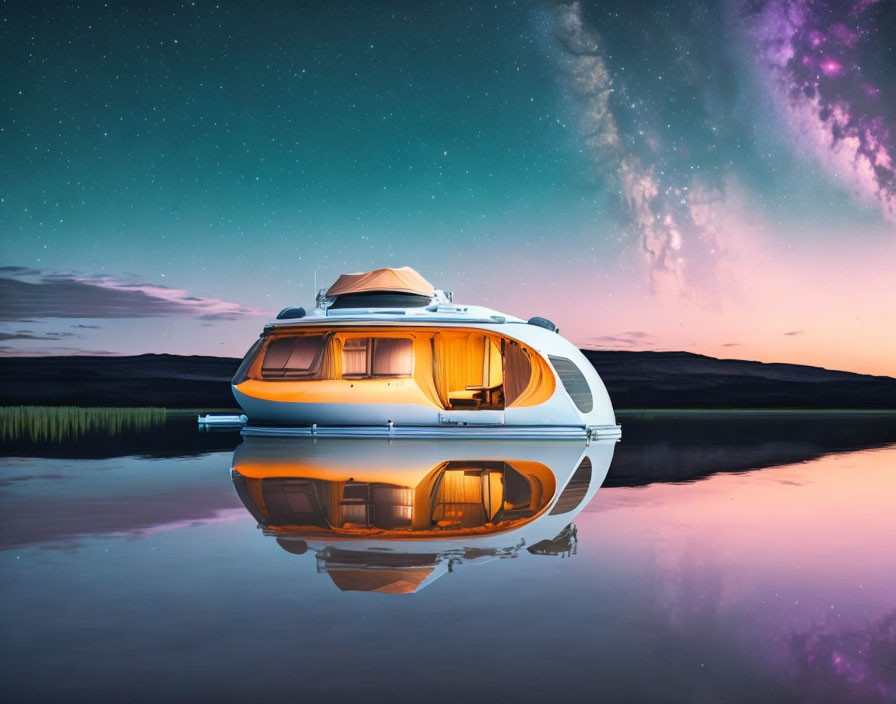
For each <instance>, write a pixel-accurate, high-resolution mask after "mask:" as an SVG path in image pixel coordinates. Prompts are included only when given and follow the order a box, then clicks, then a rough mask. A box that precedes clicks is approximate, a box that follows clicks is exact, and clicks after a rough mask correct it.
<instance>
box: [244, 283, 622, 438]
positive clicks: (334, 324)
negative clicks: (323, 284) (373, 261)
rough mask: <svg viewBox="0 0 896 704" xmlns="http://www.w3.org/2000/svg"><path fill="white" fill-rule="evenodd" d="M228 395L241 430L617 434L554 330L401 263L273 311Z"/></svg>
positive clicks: (580, 362) (586, 372)
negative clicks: (311, 303) (466, 298)
mask: <svg viewBox="0 0 896 704" xmlns="http://www.w3.org/2000/svg"><path fill="white" fill-rule="evenodd" d="M233 393H234V396H235V397H236V399H237V401H238V402H239V404H240V406H241V407H242V408H243V410H244V412H245V413H246V415H247V417H248V419H249V425H248V426H247V428H246V430H245V431H244V432H247V433H252V432H256V433H259V434H278V433H290V434H297V433H299V434H301V433H302V432H306V433H320V434H351V433H355V434H356V433H359V432H364V431H363V430H362V429H366V430H367V432H371V431H374V432H385V430H388V432H389V433H392V434H395V433H398V434H406V435H416V436H443V435H457V434H459V433H460V434H466V435H470V434H477V433H478V434H479V435H480V436H501V437H509V436H512V437H518V436H531V435H540V434H552V435H558V434H559V435H567V436H570V437H575V436H587V437H601V438H614V437H619V426H617V425H616V421H615V418H614V414H613V408H612V405H611V403H610V398H609V396H608V395H607V391H606V389H605V387H604V385H603V383H602V382H601V380H600V377H599V376H598V375H597V373H596V372H595V370H594V368H593V367H592V365H591V364H590V363H589V362H588V360H587V359H586V358H585V357H584V355H582V354H581V352H579V350H578V349H576V348H575V347H574V346H573V345H572V344H570V343H569V342H568V341H567V340H565V339H563V338H562V337H560V335H559V334H558V333H557V331H556V328H555V327H554V326H553V324H551V323H550V322H549V321H546V320H544V319H542V318H532V319H530V321H529V322H526V321H524V320H521V319H519V318H514V317H512V316H508V315H503V314H500V313H497V312H496V311H493V310H490V309H488V308H482V307H479V306H466V305H457V304H454V303H452V302H451V300H450V296H449V295H446V294H445V293H443V292H442V291H439V290H436V289H434V288H433V287H432V285H431V284H429V283H428V282H427V281H426V280H425V279H423V278H422V277H421V276H420V275H419V274H418V273H417V272H415V271H414V270H413V269H410V268H407V267H405V268H401V269H379V270H376V271H372V272H368V273H365V274H347V275H343V276H341V277H339V279H338V280H337V281H336V283H335V284H333V286H331V287H330V288H329V290H327V291H326V292H325V293H324V292H322V293H321V294H319V295H318V302H317V307H316V308H315V309H314V310H313V311H311V312H310V313H308V314H306V313H305V311H304V309H302V308H287V309H285V310H284V311H282V312H281V313H280V315H278V316H277V320H276V321H274V322H272V323H269V324H268V325H267V326H265V329H264V332H263V333H262V335H261V337H260V338H259V340H258V341H257V342H256V343H255V344H254V345H253V346H252V348H251V349H250V350H249V352H248V354H247V355H246V357H245V359H244V360H243V363H242V364H241V365H240V368H239V370H238V371H237V373H236V376H235V377H234V379H233Z"/></svg>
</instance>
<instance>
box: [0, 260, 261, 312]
mask: <svg viewBox="0 0 896 704" xmlns="http://www.w3.org/2000/svg"><path fill="white" fill-rule="evenodd" d="M0 300H2V301H3V305H2V306H0V321H7V322H8V321H17V322H23V321H26V320H34V319H42V318H150V317H193V318H198V319H200V320H209V321H217V320H237V319H240V318H244V317H247V316H257V315H269V314H270V313H269V312H268V311H262V310H259V309H256V308H250V307H248V306H243V305H240V304H238V303H231V302H228V301H222V300H219V299H216V298H200V297H197V296H190V295H188V294H187V292H186V291H182V290H179V289H174V288H168V287H166V286H160V285H158V284H152V283H146V282H142V281H139V280H136V281H125V280H122V279H119V278H114V277H111V276H105V275H91V274H83V273H77V272H46V271H37V270H35V269H28V268H26V267H13V266H7V267H0Z"/></svg>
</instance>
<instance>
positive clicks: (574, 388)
mask: <svg viewBox="0 0 896 704" xmlns="http://www.w3.org/2000/svg"><path fill="white" fill-rule="evenodd" d="M548 358H549V359H550V360H551V364H553V365H554V369H556V370H557V376H559V377H560V383H561V384H563V388H564V389H566V393H568V394H569V397H570V398H571V399H572V402H573V403H574V404H576V408H578V409H579V410H580V411H581V412H582V413H590V412H591V409H593V408H594V399H593V398H592V397H591V389H590V388H589V386H588V380H587V379H586V378H585V375H584V374H582V370H581V369H579V368H578V367H577V366H576V365H575V364H574V363H573V362H572V360H569V359H567V358H566V357H555V356H554V355H548Z"/></svg>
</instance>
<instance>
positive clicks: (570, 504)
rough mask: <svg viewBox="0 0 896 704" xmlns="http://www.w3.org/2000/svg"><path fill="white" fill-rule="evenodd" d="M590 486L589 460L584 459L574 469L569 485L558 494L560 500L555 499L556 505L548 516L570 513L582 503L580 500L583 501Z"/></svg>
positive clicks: (588, 458) (587, 458)
mask: <svg viewBox="0 0 896 704" xmlns="http://www.w3.org/2000/svg"><path fill="white" fill-rule="evenodd" d="M590 485H591V458H590V457H585V458H584V459H583V460H582V462H581V464H579V466H578V468H577V469H576V471H575V474H573V475H572V479H570V480H569V484H567V485H566V488H565V489H564V490H563V493H562V494H560V498H559V499H557V503H555V504H554V508H552V509H551V513H550V515H552V516H556V515H558V514H560V513H569V512H570V511H572V510H573V509H574V508H576V507H577V506H578V505H579V504H580V503H582V499H584V498H585V494H587V493H588V487H589V486H590Z"/></svg>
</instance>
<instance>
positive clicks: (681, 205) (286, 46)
mask: <svg viewBox="0 0 896 704" xmlns="http://www.w3.org/2000/svg"><path fill="white" fill-rule="evenodd" d="M860 5H861V7H860ZM787 6H793V7H796V8H797V9H799V8H802V9H803V10H804V12H803V15H802V16H803V17H804V20H803V24H802V25H800V26H799V27H797V28H796V30H795V31H789V30H788V32H789V33H788V32H785V33H784V34H781V32H782V31H783V30H781V27H782V25H781V22H780V20H779V18H778V15H779V14H780V13H781V12H782V10H783V9H786V7H787ZM813 7H815V6H814V5H805V4H804V3H801V2H797V0H789V1H788V2H784V0H775V1H769V2H766V3H760V4H758V5H755V6H754V5H750V6H749V8H748V7H747V6H746V5H743V6H742V5H738V4H737V3H734V2H722V3H720V4H718V5H712V4H710V5H707V4H705V3H696V2H694V3H652V2H651V3H642V4H639V3H634V4H632V3H622V2H619V3H609V4H607V3H594V4H590V3H582V4H578V3H571V4H567V3H539V2H518V3H503V2H501V3H495V4H482V3H470V4H459V3H455V2H444V3H419V2H408V3H381V4H369V5H355V4H342V3H324V4H320V5H317V4H305V3H288V2H267V3H238V4H237V3H218V4H215V3H211V2H195V3H189V2H188V3H177V4H171V5H168V6H166V7H165V8H164V9H160V6H158V5H157V4H156V3H143V4H141V3H128V4H127V5H118V4H110V5H109V6H108V7H107V6H105V5H104V4H102V3H91V2H87V3H82V4H79V5H71V4H67V3H50V4H40V5H34V4H31V3H7V4H5V5H4V7H3V8H2V32H3V41H2V52H3V57H4V66H6V67H7V70H6V71H5V72H4V77H3V79H2V104H0V109H2V114H3V120H2V132H0V139H2V143H0V144H2V160H0V189H2V191H0V197H2V201H0V242H2V251H3V257H2V261H0V264H3V265H6V266H7V267H19V269H16V268H10V269H7V270H6V273H5V276H7V277H9V278H10V279H11V280H13V283H12V284H9V286H10V289H9V292H8V293H7V294H6V296H7V297H8V298H7V309H8V310H7V315H5V316H4V317H3V320H2V321H0V325H2V330H3V332H0V335H3V337H4V339H3V341H0V344H2V346H3V352H4V353H6V354H24V353H44V354H46V353H51V352H59V353H77V352H90V351H101V352H113V353H122V352H125V353H132V352H137V351H172V352H181V353H184V352H197V353H200V352H201V353H219V354H241V353H242V351H243V350H244V348H245V347H247V346H248V343H249V342H250V341H251V338H252V336H254V334H255V332H257V330H258V329H260V327H261V323H262V322H263V320H264V318H265V315H266V314H268V313H270V312H275V311H276V310H279V309H280V308H281V307H283V306H285V305H288V304H306V305H307V304H309V303H310V302H311V300H312V299H313V290H312V289H313V282H314V280H315V276H316V278H317V281H318V284H319V285H320V286H324V285H326V284H327V283H329V282H330V281H332V280H333V279H334V278H335V277H336V276H337V275H338V274H339V273H342V272H345V271H359V270H367V269H371V268H375V267H378V266H389V265H394V266H401V265H410V266H414V267H415V268H417V269H418V270H419V271H421V273H423V274H424V275H425V276H427V277H428V278H429V279H431V280H432V281H433V282H434V283H435V284H436V285H437V286H441V287H444V288H447V289H453V290H455V291H456V292H457V293H458V294H459V297H460V298H462V299H464V300H466V301H468V302H485V303H490V304H492V305H494V306H495V307H498V308H501V309H504V310H507V311H508V312H511V313H515V314H518V315H521V316H524V317H528V316H529V315H533V314H542V315H549V316H551V317H554V318H555V319H558V320H559V322H561V324H562V325H563V326H564V327H565V328H566V329H567V330H569V329H570V328H571V329H572V332H573V333H574V335H573V337H574V338H577V339H576V341H578V342H580V343H581V344H589V342H588V341H589V340H592V343H593V344H597V345H598V346H613V345H614V343H613V342H612V341H610V340H609V339H608V340H605V341H603V342H601V338H604V337H606V338H614V337H615V338H618V339H620V340H624V342H621V343H620V345H622V346H625V347H632V346H639V345H642V344H649V345H650V346H651V347H652V348H670V347H672V348H688V349H693V350H695V351H706V352H709V353H718V352H720V351H722V348H723V347H724V346H726V345H728V346H731V347H733V346H735V345H737V346H746V348H745V349H744V351H743V352H742V354H744V355H746V356H753V357H759V358H765V357H769V356H775V355H778V356H783V357H787V358H788V361H800V355H801V354H803V352H804V351H805V350H804V349H803V348H799V349H790V350H788V349H787V348H786V347H781V346H780V344H779V343H780V340H779V341H778V342H774V341H773V340H772V337H771V336H772V335H779V336H780V335H783V334H784V333H785V332H793V330H794V329H799V330H800V331H801V334H802V332H803V331H804V329H806V328H810V329H811V328H812V327H813V325H815V327H816V329H817V332H818V334H819V335H822V336H824V335H827V336H830V335H832V334H833V333H831V332H830V331H826V330H822V328H824V327H825V326H824V325H820V324H818V315H817V313H815V312H813V311H804V310H799V309H797V308H796V307H794V308H793V310H791V311H788V313H787V316H786V320H778V319H776V318H775V316H772V318H763V315H764V313H763V311H764V310H765V311H766V312H767V310H766V309H765V308H762V307H760V306H759V304H757V303H756V302H755V300H754V298H755V297H753V296H751V295H750V292H751V291H754V290H756V289H757V288H760V287H761V288H763V289H766V288H767V287H768V286H769V282H768V279H767V273H768V272H767V269H768V262H767V261H766V259H767V260H768V261H772V262H776V263H777V264H776V266H778V267H779V269H780V270H779V271H778V272H777V274H776V276H775V281H776V283H775V284H774V285H775V286H778V287H779V290H777V292H776V293H777V295H778V296H779V297H780V298H781V299H786V298H789V297H791V296H789V293H790V291H789V289H788V287H789V286H796V285H797V284H796V283H794V281H795V278H800V277H803V276H804V274H805V273H806V268H809V269H811V270H812V271H814V272H816V274H817V277H816V278H819V279H820V278H821V277H822V275H823V272H826V271H827V270H828V269H829V268H830V267H832V266H835V265H837V264H838V261H840V260H838V259H837V257H838V254H837V253H838V252H840V251H842V249H843V248H848V249H849V250H850V254H849V257H848V259H849V260H850V261H852V262H854V264H852V265H851V266H854V267H855V268H853V269H850V271H849V273H848V275H849V276H855V277H857V280H862V281H863V282H865V283H863V284H861V285H862V286H864V285H867V286H868V289H867V290H866V291H865V292H866V293H869V294H870V293H871V292H875V291H877V290H878V289H879V288H880V287H882V286H883V285H884V284H883V283H882V282H884V280H885V279H886V277H887V276H888V275H889V267H890V266H891V265H892V263H893V260H892V259H890V260H889V261H888V262H887V259H888V257H890V255H891V254H893V248H892V242H893V241H894V239H896V238H894V237H893V235H894V222H896V219H894V218H896V195H894V194H896V180H894V172H893V168H892V162H889V163H888V162H886V160H885V157H886V158H889V155H891V154H894V155H896V151H894V149H893V145H894V140H893V133H892V131H891V128H892V126H893V125H896V120H894V114H896V105H894V101H896V96H894V94H893V92H892V89H891V87H892V85H894V84H896V76H894V75H893V66H894V65H896V61H890V62H888V61H886V60H884V59H882V58H881V55H882V53H883V56H884V57H886V56H890V57H892V52H893V48H892V45H893V42H892V41H891V40H892V37H893V34H892V31H893V30H894V27H896V21H894V12H893V9H892V7H890V6H888V5H887V3H874V2H872V3H857V4H856V5H855V6H853V5H851V4H849V3H837V4H834V3H831V4H830V7H828V8H827V9H828V10H829V11H826V13H816V14H813V12H815V10H812V9H811V8H813ZM806 8H809V10H806ZM776 32H778V34H775V33H776ZM779 35H780V36H779ZM819 36H822V37H824V40H823V41H822V42H821V43H820V44H819V43H816V41H817V39H818V37H819ZM770 37H771V39H770ZM772 40H774V41H772ZM781 42H783V43H784V44H786V45H787V46H789V47H790V49H791V53H790V54H789V56H791V60H790V63H787V62H786V61H785V62H784V63H783V64H782V63H781V61H780V58H779V56H778V55H777V54H774V52H772V51H771V50H770V49H769V46H771V45H772V44H774V45H775V46H780V44H781ZM807 57H808V58H807ZM832 57H833V58H832ZM796 58H801V63H798V64H797V63H794V62H795V61H796ZM834 59H836V61H834ZM832 61H834V63H831V62H832ZM835 64H836V65H837V66H840V68H839V69H838V68H836V67H835ZM844 67H845V68H844ZM813 72H814V73H813ZM828 73H830V75H828ZM845 73H849V74H850V75H849V76H847V75H844V74H845ZM813 75H814V76H815V78H814V79H813V78H812V76H813ZM847 79H849V80H847ZM794 91H797V92H794ZM813 91H815V92H813ZM794 95H798V96H799V97H798V98H794V97H793V96H794ZM782 96H783V97H782ZM788 96H790V97H788ZM807 106H808V107H807ZM832 106H833V108H836V109H838V110H839V109H845V110H846V112H847V113H848V115H847V117H845V118H843V119H842V120H841V123H842V124H841V123H837V124H835V123H834V122H833V120H834V118H831V117H830V114H831V111H832ZM844 106H845V108H844ZM836 115H841V113H836ZM826 116H827V117H826ZM837 119H840V118H837ZM805 120H808V121H809V123H808V124H806V123H805V122H804V121H805ZM816 132H817V133H818V134H817V135H816ZM807 135H808V137H807ZM825 135H827V136H825ZM852 136H855V138H856V140H857V146H856V145H855V144H854V143H853V142H852V141H850V140H851V137H852ZM809 138H811V139H810V141H809V142H806V139H809ZM811 140H814V141H811ZM825 140H827V141H825ZM850 149H852V150H853V151H849V150H850ZM844 150H846V152H847V153H846V155H845V157H844V155H843V152H844ZM875 150H878V151H875ZM878 152H881V153H882V154H883V155H884V156H875V155H876V154H878ZM862 159H869V160H870V161H869V163H870V164H871V166H870V168H868V169H866V168H864V162H863V161H862ZM882 261H883V262H886V266H885V265H884V264H883V263H882ZM26 269H27V270H30V271H25V270H26ZM791 273H793V274H794V276H791V275H790V274H791ZM63 281H65V282H68V284H72V285H75V284H76V286H75V287H76V288H77V289H78V291H82V289H85V287H86V288H92V289H97V288H98V289H101V290H102V291H109V290H113V291H115V292H116V295H119V294H120V293H121V289H122V287H125V288H126V287H131V289H132V290H133V288H134V287H135V286H136V285H137V284H139V286H140V291H142V295H144V296H147V297H150V298H153V297H155V298H161V299H162V300H170V299H176V305H175V306H174V307H173V308H172V309H170V310H162V308H160V307H155V308H152V309H151V310H148V309H144V308H141V307H140V306H141V305H142V303H143V302H144V301H135V302H134V308H133V309H129V308H128V306H129V305H130V304H129V303H128V302H127V301H124V300H122V303H121V305H120V306H118V307H116V308H115V310H114V312H112V313H110V310H109V309H102V310H98V309H96V308H92V307H91V301H92V300H93V299H89V300H86V301H85V305H84V308H83V311H81V312H79V311H78V310H74V309H72V310H66V311H65V312H64V313H60V311H59V310H55V311H54V310H48V309H44V308H40V307H37V308H35V307H34V306H32V307H31V308H29V307H28V305H27V301H26V302H25V303H21V304H20V302H19V300H18V299H16V298H14V297H15V296H21V295H25V294H23V293H22V292H23V291H36V289H28V288H27V287H23V286H22V285H20V284H22V282H26V283H29V284H31V285H33V286H38V287H40V286H48V285H50V284H54V285H60V284H61V282H63ZM788 281H790V283H789V284H788V283H787V282H788ZM800 285H801V286H802V284H800ZM58 290H61V289H58ZM47 291H49V289H47ZM166 291H167V292H166ZM172 291H173V292H174V293H172ZM82 292H83V291H82ZM178 292H182V293H178ZM822 295H823V294H822ZM26 298H27V296H26ZM32 298H33V296H32ZM74 299H75V295H74V294H72V300H74ZM78 300H80V299H78ZM888 300H889V299H886V298H885V299H884V301H885V302H887V301H888ZM185 301H186V303H185ZM203 302H208V306H209V310H214V311H218V310H224V311H225V312H224V313H223V314H221V315H216V316H212V317H211V319H209V317H208V316H206V319H203V318H202V315H203V313H202V306H203ZM223 303H226V304H229V305H231V307H230V308H226V307H225V308H221V307H220V305H221V304H223ZM763 305H765V304H763ZM216 306H217V307H216ZM620 306H621V307H622V308H624V309H625V310H626V315H622V314H621V313H620ZM840 307H841V306H839V305H838V306H837V308H838V310H839V309H840ZM107 308H108V307H107ZM843 308H844V310H845V309H846V308H848V306H844V307H843ZM828 309H829V310H830V309H831V306H828ZM869 310H870V312H869V315H870V316H871V318H873V321H876V322H873V324H869V325H868V327H869V329H870V328H871V327H880V325H881V324H882V322H883V318H882V316H883V315H884V312H883V310H882V308H881V309H879V308H878V307H877V304H875V305H874V306H871V307H870V309H869ZM98 313H99V315H98ZM844 314H845V313H844ZM737 316H740V317H741V318H742V319H743V320H744V321H749V325H745V326H744V327H741V328H738V326H737V325H734V324H732V320H734V319H735V318H736V317H737ZM801 316H802V317H801ZM773 318H774V320H773ZM197 320H200V321H201V322H200V323H198V325H201V326H202V328H203V329H202V335H201V337H200V339H198V340H197V337H196V335H195V334H194V333H191V332H189V331H191V330H192V331H195V329H196V325H197V323H196V322H195V321H197ZM191 321H193V322H191ZM586 321H587V325H586ZM73 326H83V327H73ZM86 326H90V327H86ZM774 326H779V327H784V328H786V330H779V329H778V328H776V327H774ZM682 327H684V328H686V329H687V330H688V332H689V333H690V334H689V335H685V336H682V335H681V334H680V330H679V329H680V328H682ZM766 328H768V336H767V337H763V340H764V342H762V344H761V345H760V346H758V347H757V346H756V344H757V343H756V342H755V341H756V340H757V334H759V333H760V332H761V331H764V330H766ZM629 332H637V333H641V335H640V336H637V335H636V336H634V337H631V336H630V337H628V338H626V337H625V333H629ZM806 332H807V334H811V330H806ZM762 334H763V335H765V333H764V332H763V333H762ZM791 337H793V336H791ZM827 339H828V337H821V338H818V339H816V340H815V341H814V343H808V342H807V343H806V348H805V349H810V348H813V347H814V348H818V346H819V344H822V343H823V342H824V340H827ZM867 339H868V344H878V345H879V344H881V343H882V342H883V340H882V339H881V338H876V337H874V336H873V335H872V336H871V337H869V338H867ZM648 341H649V342H648ZM787 342H792V341H787ZM751 345H752V346H751ZM775 350H780V354H779V353H778V352H776V351H775ZM738 352H740V351H739V350H736V349H732V350H729V353H730V354H731V355H735V353H738ZM840 357H842V355H840V353H839V352H838V353H837V355H834V356H832V357H831V358H830V360H829V361H826V360H823V359H822V360H818V359H814V358H811V357H807V358H806V360H807V361H812V362H819V363H822V362H823V363H828V364H834V363H835V358H836V359H839V358H840ZM878 361H879V360H878ZM840 364H841V365H842V363H840ZM850 364H851V366H852V367H853V368H863V369H864V368H867V369H872V368H873V369H878V370H879V369H880V368H881V367H880V364H878V362H875V361H873V360H870V361H869V359H865V358H862V359H861V360H856V361H854V363H853V362H851V363H847V366H850Z"/></svg>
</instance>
